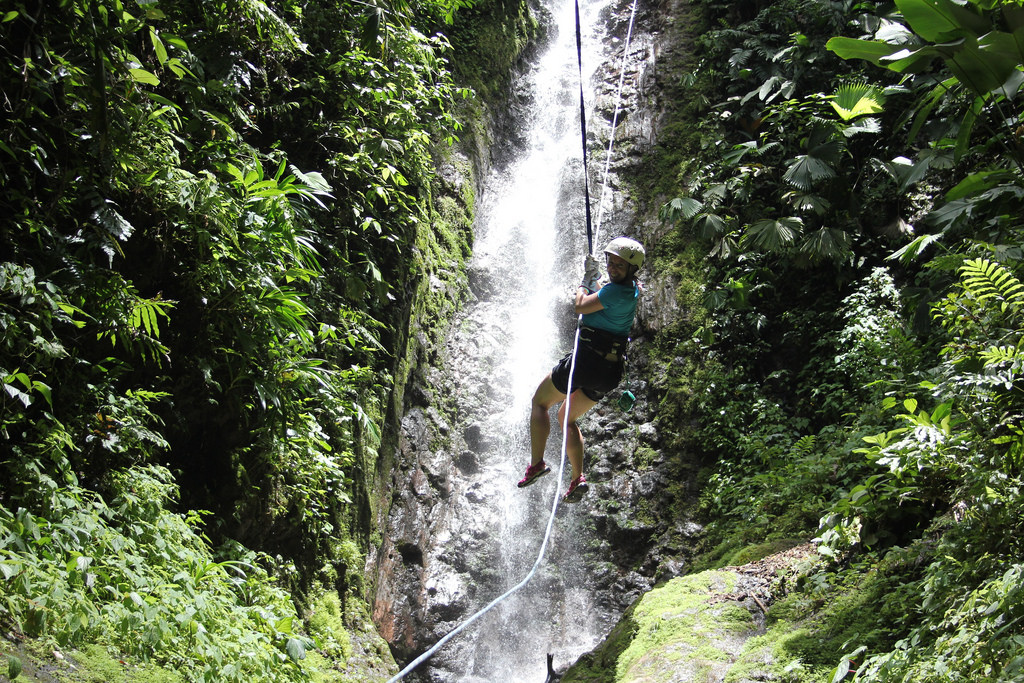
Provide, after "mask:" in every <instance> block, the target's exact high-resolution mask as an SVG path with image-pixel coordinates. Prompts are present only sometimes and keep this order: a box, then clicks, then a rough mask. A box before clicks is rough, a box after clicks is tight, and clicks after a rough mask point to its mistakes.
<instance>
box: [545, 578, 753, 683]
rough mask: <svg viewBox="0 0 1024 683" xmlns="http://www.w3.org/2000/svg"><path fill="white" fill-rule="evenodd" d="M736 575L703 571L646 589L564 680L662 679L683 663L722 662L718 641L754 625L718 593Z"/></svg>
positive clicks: (708, 666)
mask: <svg viewBox="0 0 1024 683" xmlns="http://www.w3.org/2000/svg"><path fill="white" fill-rule="evenodd" d="M736 581H737V576H736V574H734V573H732V572H703V573H701V574H695V575H691V576H686V577H678V578H675V579H672V580H671V581H669V582H668V583H666V584H664V585H662V586H659V587H657V588H655V589H653V590H651V591H649V592H648V593H646V594H645V595H644V596H643V597H642V598H640V600H638V601H637V602H636V603H635V604H634V605H633V606H632V607H631V608H630V609H629V610H627V612H626V614H625V615H624V616H623V618H622V620H620V622H619V624H618V625H616V627H615V629H613V631H612V633H611V634H610V635H609V636H608V638H607V639H606V640H605V642H604V643H602V644H601V646H600V647H598V648H597V649H595V650H594V651H593V652H592V653H590V654H589V655H587V656H586V657H584V658H582V659H581V660H580V662H578V663H577V664H576V665H575V666H573V667H572V668H571V669H569V671H567V672H566V673H565V677H564V678H563V680H564V681H565V682H566V683H569V682H571V681H588V682H591V683H595V682H597V681H607V682H609V683H613V682H614V681H624V680H664V679H665V678H666V677H667V675H668V672H672V671H677V670H678V669H679V667H680V666H682V665H683V664H685V666H686V667H688V668H692V669H693V670H694V671H695V672H697V673H698V674H699V673H700V672H701V671H704V672H710V671H711V670H712V669H716V670H717V669H719V668H721V664H722V663H723V662H724V663H726V664H727V663H728V662H729V661H730V659H731V655H729V653H728V651H727V650H726V648H724V647H723V646H721V645H720V641H721V640H729V641H731V640H733V639H735V637H736V636H737V634H742V633H745V632H748V631H750V630H752V629H753V627H754V622H753V617H752V616H751V615H750V613H749V612H748V611H747V610H746V609H745V608H744V607H742V606H741V605H739V604H737V603H735V602H728V601H723V600H719V599H717V596H718V595H719V594H722V593H729V592H731V591H733V590H734V589H735V587H736ZM698 680H699V679H698Z"/></svg>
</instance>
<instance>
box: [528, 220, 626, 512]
mask: <svg viewBox="0 0 1024 683" xmlns="http://www.w3.org/2000/svg"><path fill="white" fill-rule="evenodd" d="M604 255H605V269H606V272H607V275H608V282H607V283H606V284H604V286H600V280H601V275H600V271H599V266H598V262H597V259H595V258H594V256H593V255H591V254H588V255H587V257H586V260H585V262H584V275H583V282H582V283H581V284H580V286H579V288H578V289H577V290H576V300H575V310H576V314H577V315H580V316H582V321H581V326H580V330H579V347H578V350H577V351H576V354H575V355H576V358H575V363H574V361H573V353H571V352H570V353H568V354H566V356H565V357H563V358H562V359H561V360H560V361H559V362H558V364H557V365H555V367H554V368H552V370H551V372H550V373H548V375H547V376H546V377H545V378H544V379H543V381H541V383H540V386H538V387H537V391H536V392H535V393H534V395H533V402H532V406H531V409H530V451H531V462H530V465H529V467H527V468H526V474H525V476H524V477H523V478H522V479H521V480H520V481H519V484H518V486H519V487H520V488H522V487H524V486H529V485H530V484H532V483H533V482H535V481H536V480H537V479H538V478H539V477H541V476H542V475H545V474H547V473H548V472H550V471H551V468H550V467H548V466H547V464H545V462H544V450H545V447H546V445H547V440H548V434H549V433H550V432H551V419H550V415H549V410H550V409H551V406H553V405H555V404H556V403H558V402H559V401H562V400H563V399H565V397H566V395H567V394H569V400H568V401H565V402H564V403H563V404H562V407H561V408H560V409H559V411H558V421H559V423H560V424H563V425H567V427H566V432H567V433H566V442H565V451H566V456H567V457H568V459H569V464H570V465H571V466H572V480H571V482H570V484H569V489H568V490H567V491H566V492H565V495H564V496H563V498H562V500H563V501H564V502H566V503H575V502H577V501H579V500H580V498H582V497H583V494H585V493H586V492H587V488H588V486H587V479H586V477H585V476H584V475H583V434H582V432H581V431H580V428H579V426H578V425H577V424H576V421H577V420H578V419H579V418H580V417H582V416H583V414H584V413H586V412H587V411H588V410H590V409H591V408H593V407H594V406H595V405H597V402H598V401H600V400H601V399H602V398H603V397H604V396H605V394H607V393H608V392H609V391H611V390H612V389H614V388H615V387H616V386H618V384H619V381H620V380H621V379H622V372H623V366H624V361H625V354H626V345H627V344H628V342H629V331H630V329H631V328H632V327H633V318H634V317H635V315H636V304H637V299H639V297H640V283H639V281H638V280H637V279H636V273H637V271H638V270H640V267H641V266H643V263H644V248H643V245H641V244H640V243H639V242H637V241H636V240H633V239H630V238H628V237H616V238H615V239H613V240H612V241H611V242H609V243H608V246H607V247H605V249H604ZM570 374H571V375H572V378H571V379H572V382H571V384H572V389H571V390H570V389H569V384H570ZM567 409H568V411H569V415H568V421H566V414H565V411H566V410H567Z"/></svg>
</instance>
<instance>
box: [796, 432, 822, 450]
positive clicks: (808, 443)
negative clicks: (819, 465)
mask: <svg viewBox="0 0 1024 683" xmlns="http://www.w3.org/2000/svg"><path fill="white" fill-rule="evenodd" d="M817 443H818V437H816V436H815V435H814V434H808V435H807V436H803V437H800V440H799V441H797V442H796V443H795V444H793V452H794V453H796V454H798V455H810V454H811V453H812V452H814V446H815V445H816V444H817Z"/></svg>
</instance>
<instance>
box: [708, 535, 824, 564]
mask: <svg viewBox="0 0 1024 683" xmlns="http://www.w3.org/2000/svg"><path fill="white" fill-rule="evenodd" d="M803 542H804V539H799V538H780V539H777V540H773V541H766V542H764V543H755V544H753V545H747V546H744V547H742V548H740V549H739V550H737V551H736V552H733V553H730V554H728V555H726V556H725V557H724V558H723V559H722V560H721V561H720V564H719V565H718V566H720V567H739V566H742V565H745V564H749V563H751V562H757V561H758V560H760V559H763V558H765V557H768V556H769V555H774V554H775V553H779V552H782V551H783V550H789V549H790V548H793V547H795V546H798V545H800V544H801V543H803Z"/></svg>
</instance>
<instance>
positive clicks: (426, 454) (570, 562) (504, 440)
mask: <svg viewBox="0 0 1024 683" xmlns="http://www.w3.org/2000/svg"><path fill="white" fill-rule="evenodd" d="M662 11H667V10H662ZM605 18H606V19H607V20H608V21H609V22H610V23H611V25H612V26H614V28H615V35H616V36H618V37H617V38H614V39H609V40H608V41H607V43H606V44H605V53H606V59H605V62H604V63H603V64H602V66H601V68H600V69H599V70H598V76H599V78H601V81H602V83H601V85H599V87H598V94H597V102H596V103H595V105H594V108H595V114H596V116H598V117H603V118H605V119H606V120H607V121H608V122H610V120H611V118H612V117H613V116H614V108H615V98H616V96H617V95H616V93H617V91H618V87H619V69H620V61H621V48H622V41H623V39H624V37H625V31H626V28H627V23H628V19H629V3H626V2H621V1H619V2H616V3H615V5H614V7H613V8H611V9H609V10H607V12H606V17H605ZM665 19H666V16H665V15H659V14H657V13H655V12H654V11H648V10H643V9H641V12H640V14H639V15H638V17H637V20H636V25H635V26H634V29H633V31H634V33H633V36H632V45H631V48H630V56H629V59H628V60H627V70H626V74H625V77H624V78H623V86H622V88H623V89H622V99H621V101H620V102H619V106H620V112H619V114H618V128H617V130H616V132H615V139H616V143H615V150H616V151H615V156H614V158H613V163H612V164H610V165H609V176H608V179H607V180H608V183H609V186H610V188H609V189H611V190H615V192H613V193H610V194H611V195H612V199H611V200H610V201H611V205H610V209H609V210H608V212H607V216H606V218H605V221H606V222H605V225H606V227H605V229H604V233H603V235H602V236H601V237H600V239H601V241H606V240H607V239H608V238H610V237H612V236H614V235H612V234H611V232H615V233H617V234H631V235H635V236H637V237H639V238H641V239H642V240H643V241H644V242H645V243H646V244H647V245H648V248H649V249H650V248H651V247H652V246H653V245H654V243H655V242H656V239H657V231H658V230H659V229H661V228H660V226H654V225H648V224H645V223H644V222H643V221H642V219H641V218H640V217H638V216H637V215H636V214H635V202H633V201H632V199H631V198H630V197H629V196H628V194H627V192H626V191H625V190H624V187H625V184H624V183H622V182H621V181H620V175H621V176H627V175H628V174H630V173H631V172H632V171H633V170H634V169H635V168H636V165H637V164H638V163H639V160H640V158H641V156H642V154H643V152H644V151H645V150H646V149H649V147H650V146H651V145H652V144H654V142H655V141H656V139H657V132H658V131H657V128H658V120H659V117H660V111H661V107H662V104H661V103H660V101H659V99H658V95H657V91H656V86H657V78H656V71H657V66H658V64H657V58H656V57H657V54H658V51H659V49H660V48H659V42H658V41H659V37H658V34H657V32H656V31H655V30H654V27H655V26H657V25H658V23H659V22H660V21H663V20H665ZM525 97H526V95H525V94H523V93H519V94H518V96H517V100H518V99H523V98H525ZM592 130H595V131H596V132H595V133H594V141H593V142H592V145H591V148H592V149H593V150H594V154H595V156H594V166H593V167H592V168H598V167H601V166H603V156H604V153H603V151H602V148H604V149H607V145H608V135H609V133H608V131H607V125H605V126H603V127H602V126H594V127H592ZM609 226H610V227H609ZM573 246H575V247H579V245H578V244H575V245H573ZM522 248H523V247H522V245H521V244H520V243H519V242H517V241H515V240H513V241H511V242H510V243H509V245H508V246H505V247H503V249H504V250H505V251H506V252H508V253H501V254H499V256H500V260H501V261H503V262H505V263H507V264H508V265H507V266H506V267H507V270H501V269H497V270H496V269H495V268H493V267H490V266H487V267H484V266H481V265H480V263H479V262H478V261H477V260H476V259H474V261H472V262H471V263H470V265H469V273H468V275H469V286H470V290H471V292H472V295H473V297H474V300H473V301H472V302H470V303H469V304H467V307H466V310H465V311H464V313H463V314H462V315H460V316H459V317H458V318H457V320H456V321H455V325H454V327H453V329H452V330H451V333H450V334H449V336H448V338H447V340H446V342H445V345H444V347H443V348H431V349H427V350H426V351H425V353H424V354H423V362H424V364H425V366H424V367H423V368H421V369H420V370H419V371H418V372H416V373H415V375H414V376H415V378H416V384H415V385H414V386H412V387H409V389H408V390H407V392H406V398H407V402H408V403H409V407H408V409H407V412H406V414H405V416H404V418H403V420H402V423H401V433H400V436H399V439H398V446H397V453H396V456H395V462H396V467H395V469H394V471H393V472H392V474H391V490H392V499H391V507H390V509H389V510H388V511H386V516H385V518H384V519H382V526H383V528H382V529H381V534H382V542H381V545H380V547H379V548H378V549H377V550H376V552H374V553H373V554H372V555H371V557H370V558H369V562H368V573H370V574H371V576H372V578H373V585H374V586H375V596H374V602H373V618H374V621H375V623H376V624H377V625H378V628H379V629H380V632H381V634H382V635H383V637H384V638H385V639H386V640H387V641H388V642H389V643H390V644H391V647H392V650H393V652H394V654H395V656H396V659H397V660H398V661H399V662H403V661H409V660H411V659H412V658H413V657H415V656H417V655H418V654H420V653H422V652H423V651H424V650H425V649H426V648H428V647H429V646H431V645H433V644H434V643H435V642H436V641H437V640H438V639H439V638H441V637H443V636H444V635H446V634H447V633H449V632H450V631H451V630H452V629H453V628H454V627H456V626H457V625H459V624H460V623H461V622H462V621H463V620H464V619H466V618H467V617H469V616H470V615H471V614H472V613H473V612H474V611H475V610H476V609H478V608H479V607H480V606H481V605H482V604H486V603H487V602H488V601H489V600H490V599H492V598H493V597H495V596H497V595H499V594H500V593H501V592H502V591H504V590H505V589H507V588H508V585H509V583H508V579H507V578H505V577H506V576H507V575H512V576H515V577H516V578H517V579H518V578H519V577H521V576H522V575H524V574H525V572H526V570H528V569H529V567H530V563H532V561H533V556H534V554H535V553H536V548H534V547H533V545H534V541H533V540H532V536H531V540H528V541H524V542H523V545H524V546H529V547H524V548H522V557H520V556H518V555H516V556H514V557H513V556H511V554H510V552H509V550H508V546H507V545H502V543H503V541H502V538H501V536H502V534H507V533H508V529H509V528H510V524H511V522H510V520H509V516H510V513H509V511H508V507H507V506H504V507H503V505H502V504H501V501H502V500H504V499H505V498H508V497H512V496H518V497H519V498H518V500H520V501H521V500H527V501H529V505H530V506H531V508H530V509H531V510H532V513H530V515H532V518H531V519H527V520H525V521H521V522H518V523H519V524H520V526H511V529H512V532H513V533H519V531H518V530H519V529H521V528H526V527H529V528H530V529H532V531H531V533H535V532H536V533H539V531H540V530H542V527H543V524H544V521H545V519H546V516H547V514H548V508H549V506H550V502H551V501H550V498H549V495H550V492H551V491H553V490H554V489H553V485H552V484H551V480H553V479H554V477H553V476H549V477H547V478H546V480H547V481H545V480H541V483H540V484H538V485H535V486H532V487H530V488H528V489H516V488H515V481H516V480H517V479H518V478H519V477H520V476H521V475H522V469H523V468H525V465H526V464H527V462H528V443H527V441H526V433H525V429H526V422H525V418H526V415H527V414H528V411H529V407H528V406H520V407H519V408H518V410H519V413H516V412H515V411H516V410H517V408H515V406H513V403H514V397H513V390H512V389H513V386H514V385H515V384H516V382H517V380H519V379H520V378H518V377H516V376H515V374H514V373H511V372H509V370H508V369H507V368H505V367H504V366H502V365H500V364H499V363H497V362H496V361H494V360H493V359H496V358H498V357H500V356H501V352H502V351H503V347H504V346H505V345H507V344H508V341H509V337H510V334H511V332H512V331H513V329H512V323H511V322H509V321H508V320H506V319H505V318H503V313H502V310H501V309H502V308H503V307H504V306H505V303H506V302H505V298H506V297H507V290H508V283H509V282H510V278H511V277H512V275H511V273H514V271H515V269H516V268H517V267H518V265H519V264H520V263H522V262H523V260H524V254H520V253H517V252H516V250H517V249H522ZM566 251H572V255H571V259H570V258H569V256H564V255H560V256H559V257H558V259H556V261H557V262H556V265H555V268H556V269H558V270H563V269H564V270H568V269H569V267H571V268H576V267H577V266H578V264H577V262H578V261H579V260H580V259H579V258H577V257H576V256H575V254H576V253H579V249H578V248H576V249H575V250H572V249H566ZM563 261H564V262H565V263H570V261H571V264H570V266H564V265H563ZM643 276H644V279H645V280H647V286H646V289H645V294H644V296H643V298H642V300H641V304H640V307H639V309H638V319H637V323H638V325H637V329H636V333H637V338H635V339H634V341H633V343H632V344H631V346H630V352H629V359H628V362H627V373H626V376H625V379H624V381H623V384H622V385H621V386H620V387H619V390H618V391H616V392H613V393H612V394H611V395H609V396H608V397H607V398H606V399H605V400H603V401H602V402H601V403H600V404H599V405H598V406H597V407H596V408H594V409H593V410H591V411H590V412H589V413H588V414H587V415H586V416H585V417H584V418H583V419H582V420H581V421H580V427H581V429H582V431H583V433H584V436H585V440H586V462H585V468H586V473H587V479H588V482H589V483H590V492H589V493H588V494H587V497H586V499H585V500H584V502H583V503H581V504H579V505H575V506H566V505H563V506H562V507H561V508H560V510H559V517H558V519H557V525H556V530H555V534H554V537H553V539H552V546H551V548H550V550H549V557H548V559H547V562H546V564H545V565H544V567H543V568H542V570H541V571H540V572H539V574H538V576H537V578H536V579H535V580H534V584H535V585H532V587H531V591H533V592H534V593H536V594H542V595H545V596H550V595H556V597H555V598H554V601H555V603H557V604H556V606H555V607H551V606H550V605H548V606H545V605H539V606H536V607H535V608H534V609H535V611H536V612H537V618H538V619H539V620H540V621H541V622H542V623H543V622H544V621H545V620H546V621H548V622H552V621H555V622H560V621H570V620H571V617H577V616H581V617H592V619H593V621H594V622H596V625H594V624H591V625H589V626H588V628H591V629H592V630H596V631H601V630H602V629H603V630H605V631H606V630H608V629H610V628H611V626H612V625H614V623H615V621H616V620H617V619H618V617H619V616H620V615H621V614H622V612H623V611H624V610H625V608H626V607H627V606H628V605H629V604H630V603H632V602H633V601H634V600H635V599H636V598H637V597H639V596H640V595H641V594H642V593H643V592H645V591H647V590H649V589H650V588H651V587H652V586H653V585H654V582H655V581H656V580H657V581H660V580H663V579H666V578H671V577H672V576H674V575H678V574H680V573H682V572H683V571H684V569H685V562H686V559H685V557H686V555H685V550H684V549H683V548H679V547H673V546H672V545H671V544H670V542H669V539H670V538H672V539H679V538H685V537H686V536H690V535H694V534H696V533H697V531H699V529H680V528H676V527H675V526H670V525H669V523H668V522H666V521H665V520H670V519H672V515H670V514H669V510H668V505H669V500H670V495H669V487H670V486H671V485H672V484H673V483H675V482H672V481H671V476H672V475H671V473H670V472H669V471H668V468H667V465H666V462H665V461H664V459H663V458H662V456H661V455H660V452H659V451H660V448H661V437H660V434H659V431H658V428H657V425H656V421H655V417H656V416H655V410H654V407H655V403H656V398H654V397H651V396H650V395H649V393H648V386H647V383H646V382H645V381H644V377H645V368H646V361H645V357H646V352H647V348H648V344H649V342H648V338H649V337H653V335H655V334H657V333H658V331H659V330H661V329H663V328H664V327H665V326H667V325H669V324H671V322H672V321H673V320H675V319H676V318H677V317H678V316H679V315H681V312H680V311H679V310H678V305H677V304H676V302H675V296H674V291H675V286H676V283H674V282H671V281H668V280H666V279H664V278H662V277H660V275H659V274H658V273H656V272H644V273H643ZM573 287H574V284H573V283H566V288H565V289H566V292H565V293H564V295H562V294H559V293H557V292H556V293H555V294H554V295H553V298H557V299H558V301H559V303H557V304H553V305H552V312H551V317H552V318H553V319H556V320H558V321H564V322H565V324H564V325H563V327H564V328H566V329H561V330H558V332H557V334H558V335H560V336H561V337H562V338H563V339H564V338H569V339H570V342H571V337H570V336H569V335H570V334H571V332H572V330H571V329H569V328H570V327H571V326H572V323H573V320H574V318H573V315H572V311H571V308H570V307H569V306H568V304H567V303H566V300H567V299H568V297H569V296H570V295H569V292H571V291H572V289H573ZM545 371H546V370H541V371H540V372H539V373H538V374H537V377H536V378H533V377H531V378H530V381H533V382H536V381H539V380H540V379H541V377H542V376H543V372H545ZM623 389H629V390H630V391H631V392H632V393H633V394H634V395H635V396H636V398H637V401H636V404H635V406H634V408H633V409H632V410H631V411H630V412H623V411H622V410H621V409H620V408H618V407H617V406H616V400H617V399H618V396H619V394H620V393H621V391H622V390H623ZM510 413H511V415H510ZM509 420H519V422H518V424H519V426H518V427H516V430H518V433H513V434H506V433H505V432H504V431H503V426H502V425H503V424H504V423H506V422H508V421H509ZM552 432H553V434H555V435H558V434H560V426H559V425H557V424H554V423H553V424H552ZM549 464H550V465H551V466H552V467H553V468H556V465H557V463H555V462H552V461H551V460H550V459H549ZM556 471H557V469H556ZM559 486H560V485H559ZM520 504H521V503H520ZM530 515H528V516H530ZM505 542H506V543H507V539H506V541H505ZM514 545H515V542H514V541H513V546H514ZM579 594H584V595H585V596H586V598H587V600H588V602H586V603H585V604H586V605H588V607H586V608H584V609H583V610H582V611H583V612H587V611H588V610H590V611H592V612H593V614H592V615H591V614H586V613H585V614H583V615H569V616H566V615H565V614H558V613H552V612H550V611H548V612H546V611H545V610H551V609H556V610H557V609H563V610H564V609H566V607H565V605H566V604H569V603H571V602H572V600H574V599H575V598H574V597H573V596H576V595H579ZM531 599H532V598H531ZM507 628H508V629H509V631H510V632H509V634H508V637H509V638H510V639H512V640H514V639H515V638H517V637H519V636H520V635H521V634H519V633H517V632H516V628H517V627H516V626H507ZM598 636H599V637H600V636H603V633H599V634H598ZM551 640H552V642H554V643H555V649H556V650H557V644H558V642H559V636H558V635H557V634H556V635H555V636H552V638H551ZM565 640H567V641H569V640H572V634H567V635H566V636H565ZM501 649H502V647H501V645H500V644H498V645H491V644H485V645H482V646H480V648H478V649H474V645H473V643H472V642H471V640H470V639H469V638H465V639H464V638H462V637H461V636H460V638H458V639H455V640H453V641H452V642H451V643H450V644H449V645H447V646H446V647H445V648H444V649H443V650H442V651H440V652H439V653H438V654H437V655H435V657H434V658H432V659H431V663H432V666H433V667H434V669H433V670H434V671H435V672H437V673H434V674H430V675H429V677H424V678H416V677H415V675H414V676H413V677H412V678H411V679H410V680H431V681H444V680H455V679H456V676H455V674H454V673H453V672H459V671H465V660H467V659H471V658H474V657H475V658H477V659H487V658H490V657H498V656H500V654H501V653H500V650H501ZM570 649H571V648H570V647H569V646H566V651H569V650H570ZM579 653H580V651H576V654H575V655H573V657H574V656H578V654H579ZM539 656H540V655H539ZM566 656H567V657H568V656H569V655H566ZM565 663H566V662H562V666H564V665H565ZM541 665H542V666H543V662H542V663H541ZM446 672H447V673H446Z"/></svg>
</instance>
